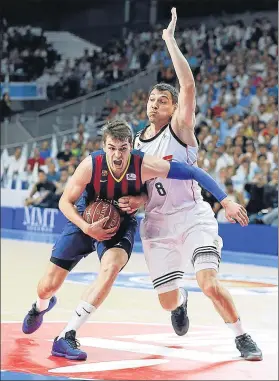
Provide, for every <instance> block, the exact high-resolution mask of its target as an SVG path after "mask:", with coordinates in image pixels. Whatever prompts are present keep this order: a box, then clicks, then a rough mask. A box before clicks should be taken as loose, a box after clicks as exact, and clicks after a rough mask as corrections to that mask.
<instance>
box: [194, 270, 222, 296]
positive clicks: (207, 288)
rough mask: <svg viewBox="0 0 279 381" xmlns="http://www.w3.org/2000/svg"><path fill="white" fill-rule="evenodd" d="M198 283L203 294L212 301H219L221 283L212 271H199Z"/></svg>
mask: <svg viewBox="0 0 279 381" xmlns="http://www.w3.org/2000/svg"><path fill="white" fill-rule="evenodd" d="M197 281H198V284H199V286H200V288H201V290H202V292H203V293H204V294H205V295H206V296H207V297H208V298H210V299H217V298H218V295H219V282H218V279H217V278H216V275H215V274H213V273H212V270H211V271H210V270H209V271H207V270H203V271H199V273H197Z"/></svg>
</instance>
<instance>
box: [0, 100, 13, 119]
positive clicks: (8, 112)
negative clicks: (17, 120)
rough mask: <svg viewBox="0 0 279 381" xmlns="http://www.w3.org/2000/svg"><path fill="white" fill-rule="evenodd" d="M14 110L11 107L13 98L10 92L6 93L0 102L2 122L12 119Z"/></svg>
mask: <svg viewBox="0 0 279 381" xmlns="http://www.w3.org/2000/svg"><path fill="white" fill-rule="evenodd" d="M12 114H13V112H12V109H11V99H10V96H9V94H8V93H4V94H3V97H2V100H1V102H0V117H1V120H0V121H1V122H3V121H4V120H5V119H8V120H10V119H11V116H12Z"/></svg>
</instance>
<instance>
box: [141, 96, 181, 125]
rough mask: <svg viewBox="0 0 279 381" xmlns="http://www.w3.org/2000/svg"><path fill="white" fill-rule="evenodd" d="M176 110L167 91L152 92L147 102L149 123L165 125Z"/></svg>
mask: <svg viewBox="0 0 279 381" xmlns="http://www.w3.org/2000/svg"><path fill="white" fill-rule="evenodd" d="M175 109H176V105H175V104H173V102H172V96H171V93H170V92H169V91H159V90H157V89H154V90H152V92H151V93H150V95H149V99H148V102H147V116H148V119H149V122H150V123H154V124H162V125H164V124H167V123H168V122H169V120H170V118H171V116H172V115H173V113H174V111H175Z"/></svg>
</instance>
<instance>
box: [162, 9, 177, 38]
mask: <svg viewBox="0 0 279 381" xmlns="http://www.w3.org/2000/svg"><path fill="white" fill-rule="evenodd" d="M176 20H177V15H176V8H172V9H171V22H170V23H169V26H168V27H167V29H164V30H163V35H162V38H163V40H165V41H166V39H167V38H171V37H173V38H174V31H175V27H176Z"/></svg>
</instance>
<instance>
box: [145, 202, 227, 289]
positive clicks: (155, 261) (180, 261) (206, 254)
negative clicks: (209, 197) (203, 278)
mask: <svg viewBox="0 0 279 381" xmlns="http://www.w3.org/2000/svg"><path fill="white" fill-rule="evenodd" d="M140 235H141V239H142V244H143V251H144V255H145V260H146V263H147V266H148V269H149V272H150V276H151V279H152V282H153V286H154V288H155V289H156V290H157V292H158V293H159V294H160V293H164V292H168V291H172V290H175V289H177V288H178V287H179V286H180V280H181V279H182V278H183V275H184V272H185V270H186V268H187V266H188V265H189V263H191V264H192V266H193V267H194V270H195V272H198V271H200V270H204V269H215V270H216V271H218V269H219V263H220V259H221V249H222V246H223V241H222V238H221V237H219V235H218V223H217V221H216V219H215V217H214V213H213V211H212V209H211V207H210V205H209V204H208V203H207V202H204V201H203V202H201V203H199V204H196V205H195V207H194V208H193V209H191V210H190V211H188V210H186V211H185V210H183V211H180V212H178V213H175V214H173V215H159V214H150V213H149V214H147V215H146V216H145V218H144V219H143V220H142V221H141V226H140Z"/></svg>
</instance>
